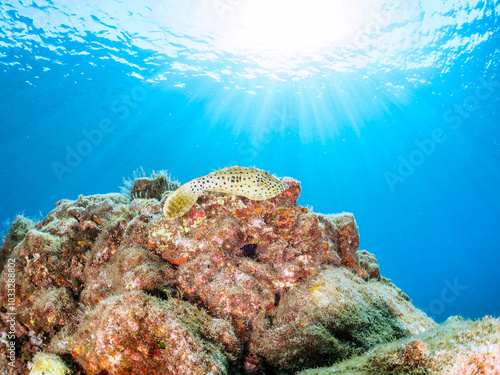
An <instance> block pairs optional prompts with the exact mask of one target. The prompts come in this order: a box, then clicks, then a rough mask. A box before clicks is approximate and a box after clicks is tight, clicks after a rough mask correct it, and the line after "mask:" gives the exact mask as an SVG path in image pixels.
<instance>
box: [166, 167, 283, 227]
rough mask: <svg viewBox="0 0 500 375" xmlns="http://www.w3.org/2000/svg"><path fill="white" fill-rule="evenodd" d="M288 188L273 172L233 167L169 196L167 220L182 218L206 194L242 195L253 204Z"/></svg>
mask: <svg viewBox="0 0 500 375" xmlns="http://www.w3.org/2000/svg"><path fill="white" fill-rule="evenodd" d="M286 189H288V185H287V184H286V183H284V182H282V181H280V180H278V179H277V178H276V177H274V176H272V175H271V174H270V173H269V172H266V171H262V170H260V169H256V168H247V167H229V168H224V169H220V170H218V171H215V172H212V173H210V174H208V175H206V176H203V177H198V178H195V179H194V180H191V181H189V182H186V183H185V184H184V185H182V186H181V187H180V188H178V189H177V190H175V191H174V192H173V193H172V194H170V195H169V197H168V198H167V200H166V201H165V205H164V206H163V212H164V214H165V217H166V218H167V219H175V218H178V217H181V216H182V215H184V214H185V213H186V212H188V211H189V209H190V208H191V207H192V206H193V204H195V202H196V200H197V199H198V197H199V196H200V194H201V193H203V192H204V191H216V192H219V193H229V194H234V195H241V196H244V197H247V198H249V199H252V200H264V199H270V198H274V197H275V196H277V195H278V194H280V193H281V192H283V191H285V190H286Z"/></svg>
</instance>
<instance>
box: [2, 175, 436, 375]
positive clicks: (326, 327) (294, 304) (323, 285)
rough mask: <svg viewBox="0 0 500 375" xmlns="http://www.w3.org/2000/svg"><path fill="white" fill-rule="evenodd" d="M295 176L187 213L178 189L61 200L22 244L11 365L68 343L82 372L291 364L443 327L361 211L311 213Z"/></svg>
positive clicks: (15, 253)
mask: <svg viewBox="0 0 500 375" xmlns="http://www.w3.org/2000/svg"><path fill="white" fill-rule="evenodd" d="M285 182H286V183H287V184H288V186H289V187H290V188H289V189H288V190H286V191H284V192H283V193H282V194H280V195H279V196H277V197H276V198H273V199H271V200H267V201H252V200H249V199H246V198H243V197H238V196H232V195H226V194H221V193H206V194H203V195H202V196H201V197H200V198H199V199H198V201H197V203H196V204H195V205H194V206H193V207H192V208H191V210H190V211H189V212H188V213H187V214H186V215H184V216H183V217H181V218H178V219H175V220H166V219H165V217H164V216H163V215H162V202H163V201H164V200H165V198H166V195H163V200H162V201H160V200H157V199H152V198H150V199H142V198H133V199H127V198H125V197H124V196H122V195H119V194H106V195H94V196H88V197H83V196H80V197H78V199H77V200H75V201H69V200H63V201H60V202H58V203H57V204H56V208H55V209H54V210H53V211H52V212H51V213H50V214H49V215H48V216H47V217H46V218H45V219H43V220H42V221H41V222H39V223H37V224H36V226H35V227H34V228H32V229H30V230H29V231H27V232H26V233H25V235H24V236H23V238H22V239H21V240H20V241H19V242H18V244H17V245H16V246H15V247H14V248H11V249H10V251H9V259H13V260H14V263H15V281H16V292H15V309H16V314H17V315H16V319H15V324H14V326H13V327H14V328H13V330H14V332H15V336H16V339H15V356H16V358H15V361H14V363H13V365H12V366H11V365H8V364H6V365H1V364H0V370H1V372H2V373H14V372H13V371H17V372H18V373H21V374H27V373H28V372H29V370H30V368H31V366H32V363H34V364H35V367H34V368H39V367H40V366H41V365H40V363H42V364H43V363H45V362H44V361H42V360H40V358H49V359H50V360H47V363H49V362H50V363H54V361H56V360H55V359H54V357H52V356H54V355H58V356H59V357H60V359H61V361H64V363H65V366H67V369H65V370H64V371H70V372H71V373H74V374H264V373H267V374H292V373H295V372H297V371H300V370H303V369H306V368H310V367H318V366H328V365H332V364H333V363H335V362H338V361H341V360H343V359H345V358H348V357H350V356H354V355H359V354H362V353H364V352H366V351H367V350H370V349H371V348H373V347H374V346H376V345H378V344H381V343H387V342H391V341H393V340H397V339H401V338H404V337H408V336H410V335H415V334H419V333H422V332H424V331H426V330H427V329H429V328H433V327H435V326H436V324H435V323H434V322H433V321H432V320H431V319H430V318H428V317H427V316H426V315H425V314H424V313H423V312H421V311H419V310H418V309H416V308H415V307H413V305H412V304H411V302H409V300H408V297H407V296H406V295H405V294H404V293H402V292H401V291H400V290H399V289H398V288H397V287H396V286H394V285H393V284H392V283H391V282H390V281H389V280H387V279H384V278H383V277H381V276H380V271H379V267H378V264H377V262H376V259H375V257H374V255H373V254H370V253H368V252H367V251H358V245H359V235H358V229H357V226H356V222H355V220H354V217H353V215H352V214H347V213H343V214H338V215H322V214H317V213H313V212H309V211H308V209H306V208H305V207H301V206H299V205H297V198H298V196H299V193H300V184H299V182H298V181H295V180H293V179H290V178H288V179H285ZM153 185H154V184H153ZM153 185H152V186H153ZM167 185H168V184H163V186H167ZM157 188H158V185H154V189H156V190H155V191H154V194H150V193H148V192H147V191H144V192H143V193H141V194H135V195H134V196H136V197H137V196H148V197H150V196H158V197H159V195H158V191H157ZM141 189H143V190H144V189H146V190H147V184H142V182H141ZM141 191H142V190H141ZM4 246H5V244H4ZM7 278H8V273H7V272H6V271H5V270H4V272H3V273H2V276H1V279H0V291H1V294H0V303H1V304H2V306H3V308H2V312H0V317H1V321H2V323H1V324H2V329H3V330H5V331H6V332H9V330H10V323H9V321H8V318H9V315H8V307H9V300H8V298H7V294H8V293H7V291H6V289H5V288H6V285H7ZM4 341H5V344H4V346H3V347H4V348H7V344H8V343H7V341H8V340H4ZM1 345H3V344H0V347H2V346H1ZM2 350H3V351H2V352H1V353H3V355H4V359H6V356H7V354H8V353H7V351H6V350H4V349H2ZM40 351H41V352H43V353H45V354H43V355H47V356H48V357H43V355H42V356H41V357H38V358H37V359H36V360H35V362H31V361H32V359H33V355H34V354H35V353H36V352H40ZM37 361H38V362H37ZM7 362H8V363H11V362H9V361H7ZM1 366H3V367H1ZM37 366H38V367H37ZM14 369H15V370H14Z"/></svg>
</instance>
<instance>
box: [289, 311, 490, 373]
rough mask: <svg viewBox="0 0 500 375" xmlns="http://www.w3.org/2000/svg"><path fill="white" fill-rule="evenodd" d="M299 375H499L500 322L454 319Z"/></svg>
mask: <svg viewBox="0 0 500 375" xmlns="http://www.w3.org/2000/svg"><path fill="white" fill-rule="evenodd" d="M299 374H300V375H333V374H350V375H354V374H356V375H372V374H380V375H389V374H422V375H424V374H435V375H498V374H500V320H498V319H494V318H490V317H485V318H483V319H482V320H478V321H475V322H473V321H470V320H463V319H462V318H460V317H457V316H454V317H451V318H448V320H447V321H446V322H444V323H443V324H441V325H440V326H438V327H435V328H432V329H429V330H427V331H426V332H424V333H422V334H420V335H418V336H412V337H408V338H405V339H402V340H398V341H395V342H392V343H390V344H381V345H378V346H376V347H375V348H373V349H371V350H370V351H368V352H366V353H365V354H363V355H361V356H357V357H354V358H351V359H349V360H347V361H345V362H341V363H338V364H336V365H334V366H332V367H329V368H320V369H311V370H304V371H302V372H300V373H299Z"/></svg>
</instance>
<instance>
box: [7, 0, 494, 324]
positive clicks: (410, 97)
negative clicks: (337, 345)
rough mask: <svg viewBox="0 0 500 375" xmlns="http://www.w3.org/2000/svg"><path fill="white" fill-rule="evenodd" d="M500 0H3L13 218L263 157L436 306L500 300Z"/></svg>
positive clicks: (490, 306)
mask: <svg viewBox="0 0 500 375" xmlns="http://www.w3.org/2000/svg"><path fill="white" fill-rule="evenodd" d="M499 14H500V5H499V4H498V2H494V1H431V0H427V1H420V2H418V1H412V0H405V1H381V0H380V1H365V0H357V1H341V0H338V1H333V0H332V1H326V0H314V1H308V2H306V1H297V0H293V1H287V2H285V1H282V0H274V1H266V2H264V1H262V0H252V1H250V0H225V1H224V0H220V1H219V0H213V1H201V0H198V1H180V0H179V1H145V2H133V1H124V2H118V1H87V2H76V1H37V2H31V1H30V2H28V1H9V2H2V3H0V30H1V33H0V87H1V90H0V97H1V99H0V116H1V117H0V118H1V121H2V127H1V141H0V142H1V149H2V151H3V152H2V162H1V170H0V172H1V173H2V176H3V177H2V181H3V183H2V184H1V200H0V206H1V207H0V218H2V220H7V219H9V218H12V217H13V216H14V215H15V214H16V213H17V212H20V211H23V210H25V213H26V214H27V215H29V216H32V217H39V210H40V211H41V213H42V214H43V215H46V214H47V213H48V211H50V210H51V209H52V208H53V204H54V203H55V202H56V201H57V200H59V199H62V198H71V199H74V198H76V197H77V196H78V194H94V193H106V192H111V191H118V187H119V186H120V185H121V184H122V178H123V177H129V176H131V174H132V172H133V170H134V169H136V168H137V167H139V166H141V165H142V166H143V167H144V169H145V170H146V171H151V170H153V169H154V170H159V169H168V170H169V171H170V172H171V173H172V174H173V175H174V176H175V177H177V178H178V179H180V180H181V181H187V180H190V179H192V178H194V177H198V176H201V175H205V174H207V172H210V171H212V170H214V169H218V168H221V167H224V166H228V165H234V164H239V165H245V166H250V165H256V166H257V167H259V168H263V169H267V170H269V171H271V172H273V173H276V174H277V175H280V176H283V175H289V176H293V177H295V178H297V179H299V180H301V181H302V187H303V190H302V194H301V198H300V201H299V203H301V204H303V205H308V206H310V207H311V206H312V207H313V209H314V210H315V211H319V212H325V213H333V212H342V211H349V212H353V213H354V215H355V217H356V219H357V222H358V225H359V227H360V235H361V248H366V249H367V250H369V251H371V252H374V253H375V254H376V255H377V257H378V259H379V262H380V263H381V270H382V274H383V275H384V276H386V277H389V278H391V279H393V280H394V282H395V283H396V284H397V285H398V286H400V287H401V288H402V289H403V290H404V291H405V292H406V293H408V294H409V295H410V297H411V298H412V299H413V301H414V302H415V304H416V305H417V306H418V307H420V308H422V309H424V310H425V311H427V312H428V313H429V314H430V315H432V316H433V317H434V318H436V319H437V320H443V319H445V318H446V317H447V316H448V315H450V314H462V315H464V316H468V317H478V316H483V315H485V314H492V315H498V311H499V309H500V286H499V283H498V281H497V275H498V264H499V261H500V255H499V250H500V246H499V240H500V234H499V230H498V228H500V225H499V224H500V220H499V218H498V214H499V211H500V210H499V208H500V202H499V198H498V196H499V194H498V189H499V185H500V184H499V182H500V165H499V159H498V158H499V150H500V146H499V142H500V139H499V130H498V124H499V120H500V116H499V111H498V108H499V107H500V106H499V104H500V102H499V97H500V95H499V92H500V84H499V82H500V76H499V55H500V52H499V46H500V43H499V37H498V36H499V25H500V22H499Z"/></svg>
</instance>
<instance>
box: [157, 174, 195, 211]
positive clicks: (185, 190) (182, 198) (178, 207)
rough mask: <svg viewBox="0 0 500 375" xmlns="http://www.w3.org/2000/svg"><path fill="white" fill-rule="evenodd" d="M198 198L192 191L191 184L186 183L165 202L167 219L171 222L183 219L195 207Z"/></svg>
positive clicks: (164, 207) (164, 209)
mask: <svg viewBox="0 0 500 375" xmlns="http://www.w3.org/2000/svg"><path fill="white" fill-rule="evenodd" d="M198 197H199V194H197V193H194V192H193V191H192V189H191V185H190V182H188V183H185V184H184V185H182V186H181V187H180V188H178V189H177V190H175V191H174V192H173V193H172V194H170V195H169V196H168V198H167V200H166V201H165V205H164V206H163V213H164V214H165V217H166V218H167V219H169V220H172V219H176V218H178V217H181V216H182V215H184V214H185V213H186V212H188V211H189V209H190V208H191V207H193V205H194V204H195V203H196V200H197V199H198Z"/></svg>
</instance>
